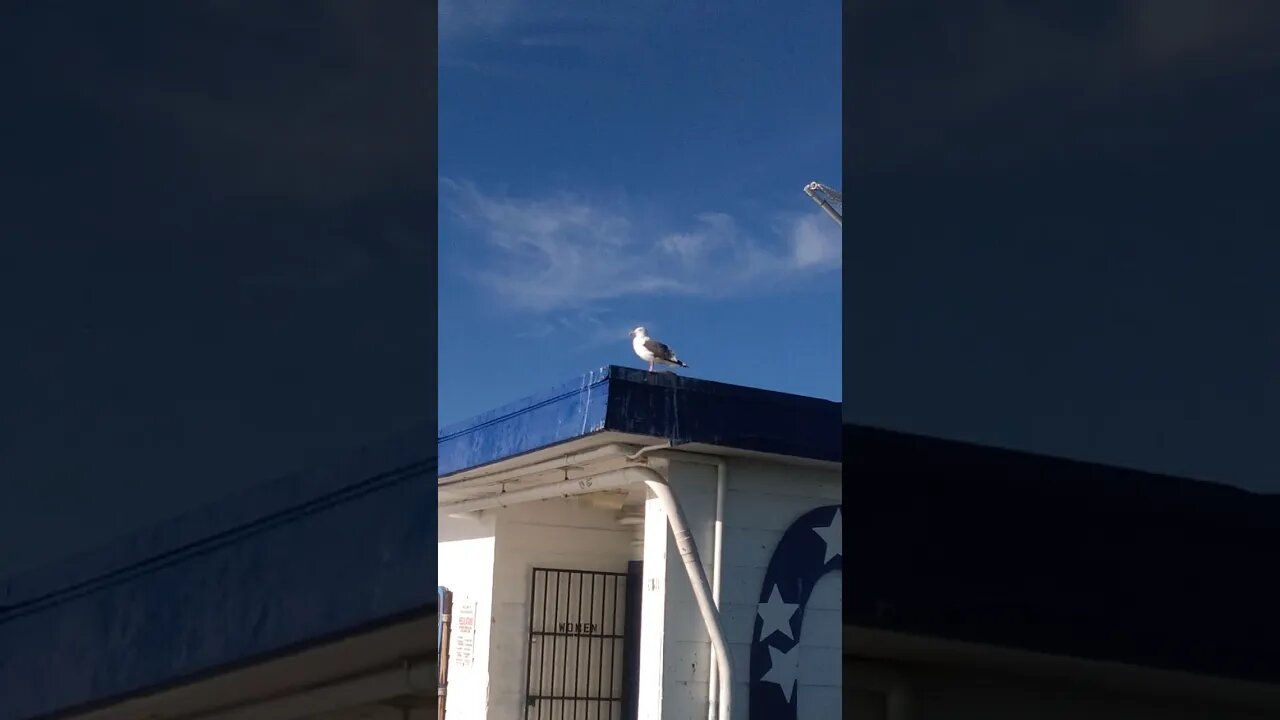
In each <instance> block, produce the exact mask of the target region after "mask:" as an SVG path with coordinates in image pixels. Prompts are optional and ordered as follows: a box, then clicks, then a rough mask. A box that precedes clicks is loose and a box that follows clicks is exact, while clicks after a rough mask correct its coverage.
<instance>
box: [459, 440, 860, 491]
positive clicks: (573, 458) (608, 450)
mask: <svg viewBox="0 0 1280 720" xmlns="http://www.w3.org/2000/svg"><path fill="white" fill-rule="evenodd" d="M641 451H643V452H644V454H645V457H646V458H649V459H659V460H668V461H680V462H689V463H701V464H716V463H717V462H720V461H725V460H728V459H730V458H736V459H742V460H753V461H757V462H764V463H772V464H776V465H783V466H789V467H806V468H814V469H822V470H830V471H833V472H838V471H839V470H840V467H841V465H840V463H839V462H835V461H829V460H815V459H812V458H805V457H796V456H794V455H786V454H780V453H768V452H760V451H755V450H744V449H741V448H733V447H721V446H717V445H710V444H707V443H696V442H692V443H685V444H678V445H677V444H672V443H670V441H668V440H666V439H663V438H660V437H656V436H653V435H637V434H634V433H622V432H613V431H608V430H604V431H599V432H595V433H592V434H590V435H586V436H583V437H579V438H575V439H573V440H568V441H565V442H562V443H557V444H555V445H551V446H548V447H544V448H540V449H538V450H534V451H531V452H528V453H523V454H521V455H517V456H515V457H509V458H505V459H502V460H498V461H496V462H492V463H487V464H485V465H480V466H477V467H473V468H468V469H466V470H462V471H459V472H455V473H452V474H450V475H445V476H442V477H440V478H438V479H437V483H438V496H437V497H438V501H439V504H440V506H441V508H442V509H447V506H448V505H449V504H450V503H457V502H462V501H467V500H475V499H478V498H484V497H496V496H499V495H504V494H509V493H512V492H515V491H520V490H528V489H532V488H537V487H540V486H544V485H550V484H553V483H558V482H563V481H565V480H578V479H581V478H587V477H592V476H595V475H601V474H604V473H607V472H611V471H614V470H618V469H620V468H622V467H624V466H626V465H627V464H630V463H631V462H633V461H632V460H631V459H630V458H629V456H632V455H634V454H636V453H639V452H641Z"/></svg>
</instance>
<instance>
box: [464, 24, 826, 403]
mask: <svg viewBox="0 0 1280 720" xmlns="http://www.w3.org/2000/svg"><path fill="white" fill-rule="evenodd" d="M549 5H553V6H554V7H548V6H549ZM610 5H611V7H610V8H609V9H608V12H605V11H604V10H602V9H601V8H599V7H598V5H597V4H593V3H585V2H576V1H570V2H556V3H533V2H524V3H514V2H498V3H455V2H441V3H440V70H439V73H440V76H439V77H440V84H439V89H440V95H439V118H440V128H439V152H440V156H439V175H440V210H439V229H440V250H439V259H440V266H439V281H440V286H439V297H440V303H439V358H440V369H439V372H440V386H439V393H440V394H439V412H440V422H441V424H449V423H452V422H455V421H457V420H461V419H465V418H467V417H470V416H471V415H474V414H476V413H478V412H483V411H485V410H487V409H489V408H492V407H494V406H497V405H500V404H503V403H505V402H508V401H511V400H514V399H517V398H520V397H523V396H526V395H529V394H532V393H536V392H539V391H541V390H543V389H544V388H546V387H548V386H550V385H553V384H555V383H558V382H561V381H564V380H568V379H570V378H572V377H574V376H576V375H578V374H580V373H583V372H586V371H587V370H590V369H594V368H598V367H600V366H603V365H607V364H621V365H628V366H632V367H642V365H641V364H640V360H639V358H637V357H635V355H634V354H633V353H632V351H631V347H630V342H629V340H628V338H627V332H628V331H629V330H630V329H631V328H632V327H634V326H636V325H641V324H642V325H644V326H645V327H647V328H648V329H649V331H650V334H651V335H653V336H654V337H656V338H658V339H660V340H663V341H665V342H667V343H668V344H670V345H671V346H672V347H673V348H675V349H676V351H677V352H679V353H680V355H681V357H682V358H683V359H685V361H686V362H688V363H689V365H690V368H689V369H688V370H686V371H684V374H686V375H689V376H693V377H702V378H708V379H714V380H720V381H724V382H731V383H738V384H744V385H752V386H757V387H765V388H770V389H775V390H782V391H786V392H794V393H800V394H805V395H812V396H817V397H825V398H830V399H839V398H840V395H841V386H840V377H841V308H840V290H841V287H840V266H841V256H842V253H841V244H840V233H839V230H840V228H839V226H837V225H836V224H835V223H834V222H832V221H831V220H830V219H829V218H827V217H826V216H825V215H823V214H822V213H821V211H820V210H819V209H818V208H817V207H816V206H815V205H814V204H813V203H812V202H811V201H810V200H809V199H808V198H807V197H806V196H805V195H804V193H803V187H804V185H805V184H806V183H808V182H809V181H811V180H817V181H819V182H823V183H825V184H828V185H832V186H835V187H838V186H839V183H840V177H841V164H840V154H841V153H840V151H841V113H840V82H841V74H840V73H841V69H840V62H841V53H840V6H839V4H837V3H836V2H834V0H826V1H824V2H792V3H746V4H739V5H736V6H734V12H733V13H732V14H729V13H726V12H725V7H724V6H722V5H713V4H695V3H670V4H663V5H661V6H659V5H657V4H640V5H643V6H642V7H621V6H618V5H615V4H610Z"/></svg>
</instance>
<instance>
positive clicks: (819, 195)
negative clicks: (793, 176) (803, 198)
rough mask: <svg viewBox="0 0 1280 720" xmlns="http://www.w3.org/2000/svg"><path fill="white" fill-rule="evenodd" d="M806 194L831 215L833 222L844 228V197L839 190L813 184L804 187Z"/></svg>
mask: <svg viewBox="0 0 1280 720" xmlns="http://www.w3.org/2000/svg"><path fill="white" fill-rule="evenodd" d="M804 194H805V195H808V196H809V197H810V198H812V199H813V201H814V202H816V203H818V207H820V208H822V209H823V211H825V212H826V213H827V214H828V215H830V216H831V219H832V220H835V221H836V222H837V223H838V224H839V225H840V226H841V227H844V196H843V195H841V194H840V191H839V190H835V189H832V188H829V187H827V186H826V185H823V184H822V183H820V182H811V183H809V184H808V185H805V186H804Z"/></svg>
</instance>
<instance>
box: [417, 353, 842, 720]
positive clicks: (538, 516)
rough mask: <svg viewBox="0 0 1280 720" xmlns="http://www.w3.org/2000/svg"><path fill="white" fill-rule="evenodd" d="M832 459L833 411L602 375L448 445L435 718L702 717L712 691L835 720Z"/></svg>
mask: <svg viewBox="0 0 1280 720" xmlns="http://www.w3.org/2000/svg"><path fill="white" fill-rule="evenodd" d="M840 443H841V437H840V407H839V404H838V403H833V402H828V401H824V400H817V399H813V398H807V397H799V396H795V395H787V394H783V393H777V392H769V391H765V390H758V389H754V388H746V387H738V386H733V385H726V384H722V383H715V382H708V381H705V380H696V379H689V378H684V377H679V376H676V375H672V374H664V373H648V372H643V371H637V370H630V369H625V368H620V367H613V366H611V367H606V368H603V369H601V370H599V371H596V372H591V373H588V374H586V375H584V376H582V377H580V378H578V379H576V380H574V381H572V382H569V383H567V384H564V385H562V386H560V387H556V388H553V389H551V390H549V391H547V392H544V393H541V394H538V395H535V396H532V397H528V398H525V399H523V400H520V401H518V402H515V403H512V404H510V405H507V406H505V407H501V408H498V409H495V410H493V411H491V412H488V413H485V414H483V415H481V416H479V417H476V418H473V419H471V420H468V421H466V422H463V423H460V424H458V425H455V426H453V427H449V428H444V429H442V430H441V431H440V434H439V443H438V453H439V458H440V465H439V478H438V499H439V524H440V538H439V567H440V569H439V578H440V584H441V585H442V586H444V587H445V588H447V589H448V591H449V592H450V593H451V595H452V613H451V615H450V627H449V642H448V645H447V650H448V653H447V656H446V657H445V659H443V660H442V663H443V664H444V665H445V672H446V673H447V684H446V688H445V703H446V704H445V711H446V717H447V718H449V720H480V719H482V718H491V719H494V720H497V719H498V718H502V719H503V720H506V719H508V718H526V719H529V720H537V719H540V718H552V717H560V716H561V715H560V713H561V712H562V711H564V712H565V713H566V714H565V716H566V717H567V716H573V717H589V718H632V717H638V718H646V719H651V720H659V719H660V718H676V717H707V716H708V715H707V712H708V705H709V703H715V707H716V708H717V709H719V708H720V707H721V706H722V705H723V700H724V697H725V695H724V693H722V692H721V691H720V688H721V687H722V686H724V685H728V689H729V691H730V694H729V698H730V700H731V702H732V703H733V708H734V709H733V717H735V718H746V717H753V718H757V719H759V718H776V719H779V720H785V719H786V718H788V717H804V718H828V717H836V716H838V715H839V712H840V701H841V700H840V698H841V676H840V667H841V665H840V662H839V660H840V657H841V655H840V644H841V633H840V629H841V619H840V606H841V584H840V582H839V578H840V573H839V569H840V567H841V562H842V554H841V536H840V527H841V513H840V503H841V476H840V472H841V465H840V453H841V445H840ZM717 541H719V542H717ZM700 595H701V596H702V597H703V598H704V599H706V600H707V602H705V603H704V604H702V605H700V604H699V602H698V600H699V596H700ZM713 645H718V646H719V647H720V648H721V653H720V656H719V657H713ZM726 653H727V657H729V658H731V661H732V669H733V671H734V674H733V676H732V678H730V682H729V683H725V682H724V680H725V677H724V675H723V674H722V673H721V671H720V668H721V660H723V658H724V657H726ZM717 711H718V710H717ZM711 717H716V715H715V714H712V715H711Z"/></svg>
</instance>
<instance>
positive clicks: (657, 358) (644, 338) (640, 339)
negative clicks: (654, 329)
mask: <svg viewBox="0 0 1280 720" xmlns="http://www.w3.org/2000/svg"><path fill="white" fill-rule="evenodd" d="M631 347H632V349H634V350H635V351H636V354H637V355H639V356H640V359H641V360H646V361H648V363H649V372H653V364H654V363H655V362H660V363H666V364H667V365H679V366H680V367H689V366H688V365H685V364H684V361H683V360H681V359H680V358H678V357H676V354H675V353H674V352H672V350H671V348H669V347H667V346H666V345H663V344H662V343H660V342H658V341H657V340H654V339H653V338H651V337H649V333H647V332H645V331H644V328H643V327H638V328H636V329H635V330H632V331H631Z"/></svg>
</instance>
